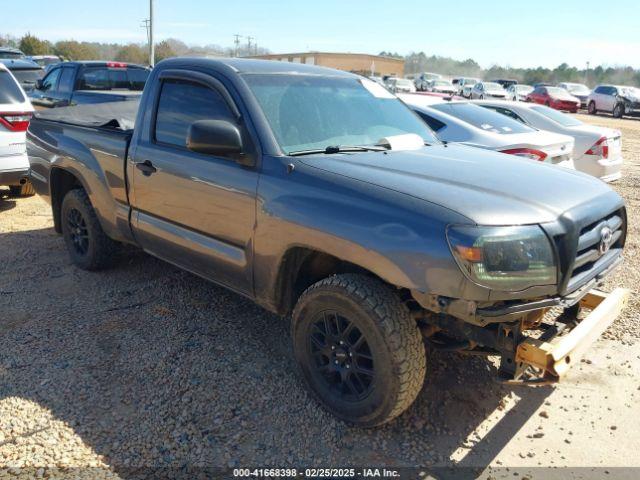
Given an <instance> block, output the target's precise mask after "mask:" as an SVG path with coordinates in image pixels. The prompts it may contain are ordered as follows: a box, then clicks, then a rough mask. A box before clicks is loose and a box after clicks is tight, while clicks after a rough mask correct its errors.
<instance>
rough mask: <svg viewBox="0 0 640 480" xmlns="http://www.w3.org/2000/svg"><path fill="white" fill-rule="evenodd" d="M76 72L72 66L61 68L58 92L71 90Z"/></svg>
mask: <svg viewBox="0 0 640 480" xmlns="http://www.w3.org/2000/svg"><path fill="white" fill-rule="evenodd" d="M75 77H76V74H75V70H74V69H73V68H63V69H62V74H61V75H60V82H59V83H58V91H59V92H60V93H69V92H72V91H73V80H74V79H75Z"/></svg>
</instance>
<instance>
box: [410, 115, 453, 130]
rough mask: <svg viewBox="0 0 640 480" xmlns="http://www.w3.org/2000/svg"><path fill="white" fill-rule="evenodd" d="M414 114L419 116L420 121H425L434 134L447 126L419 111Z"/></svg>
mask: <svg viewBox="0 0 640 480" xmlns="http://www.w3.org/2000/svg"><path fill="white" fill-rule="evenodd" d="M416 113H417V114H418V115H419V116H420V118H421V119H422V120H424V121H425V123H426V124H427V125H429V127H431V130H433V131H434V132H439V131H440V130H442V129H443V128H444V127H446V126H447V124H446V123H444V122H441V121H440V120H438V119H436V118H433V117H432V116H430V115H427V114H426V113H424V112H422V111H420V110H416Z"/></svg>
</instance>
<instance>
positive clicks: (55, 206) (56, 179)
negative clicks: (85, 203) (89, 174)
mask: <svg viewBox="0 0 640 480" xmlns="http://www.w3.org/2000/svg"><path fill="white" fill-rule="evenodd" d="M50 184H51V209H52V210H53V226H54V228H55V231H56V232H58V233H62V228H61V226H60V209H61V208H62V199H63V198H64V196H65V195H66V194H67V193H68V192H69V191H70V190H73V189H75V188H82V184H81V183H80V181H79V180H78V179H77V178H76V176H75V175H73V174H72V173H69V172H68V171H66V170H63V169H61V168H54V169H52V170H51V178H50Z"/></svg>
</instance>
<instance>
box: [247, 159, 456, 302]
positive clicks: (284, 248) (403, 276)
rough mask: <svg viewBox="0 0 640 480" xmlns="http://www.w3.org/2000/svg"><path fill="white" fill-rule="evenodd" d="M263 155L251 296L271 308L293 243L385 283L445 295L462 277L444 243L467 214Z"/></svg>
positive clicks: (452, 289)
mask: <svg viewBox="0 0 640 480" xmlns="http://www.w3.org/2000/svg"><path fill="white" fill-rule="evenodd" d="M282 161H283V160H282V159H279V158H270V159H267V160H265V162H264V165H265V168H264V172H263V175H262V176H261V179H260V186H259V191H258V204H257V209H258V211H257V225H256V234H255V269H254V275H255V277H254V278H255V291H256V292H255V293H256V298H257V299H258V300H259V301H260V302H261V303H266V304H268V305H276V304H277V299H276V298H274V297H273V296H274V295H275V293H274V292H277V291H278V288H277V285H278V272H279V271H280V264H281V262H282V259H283V258H286V255H287V252H288V251H290V250H291V249H293V248H297V247H303V248H306V249H311V250H315V251H319V252H323V253H327V254H329V255H332V256H334V257H336V258H338V259H341V260H343V261H346V262H350V263H352V264H355V265H357V266H359V267H361V268H363V269H366V270H368V271H370V272H372V273H374V274H375V275H377V276H378V277H380V278H382V279H383V280H385V281H386V282H388V283H390V284H392V285H395V286H397V287H401V288H407V289H411V290H418V291H421V292H428V293H437V294H442V295H451V294H452V292H456V293H457V294H460V293H461V292H462V291H463V290H464V285H465V283H466V280H465V278H464V276H463V275H462V273H461V271H460V269H459V268H458V266H457V264H456V262H455V260H454V259H453V257H452V255H451V252H450V250H449V246H448V244H447V240H446V234H445V231H446V226H447V225H448V224H449V223H455V222H462V223H468V219H466V218H465V217H463V216H461V215H459V214H457V213H455V212H452V211H451V210H448V209H446V208H443V207H440V206H438V205H434V204H431V203H428V202H425V201H423V200H419V199H416V198H413V197H409V196H407V195H404V194H401V193H398V192H394V191H391V190H387V189H383V188H381V187H377V186H373V185H370V184H366V183H364V182H360V181H358V180H354V179H348V178H345V177H342V176H340V175H335V174H331V173H328V172H324V171H321V170H318V169H313V168H311V167H307V166H305V165H304V164H303V163H298V164H297V166H296V168H295V170H294V171H293V173H291V174H287V173H286V172H287V169H286V165H284V164H279V163H281V162H282Z"/></svg>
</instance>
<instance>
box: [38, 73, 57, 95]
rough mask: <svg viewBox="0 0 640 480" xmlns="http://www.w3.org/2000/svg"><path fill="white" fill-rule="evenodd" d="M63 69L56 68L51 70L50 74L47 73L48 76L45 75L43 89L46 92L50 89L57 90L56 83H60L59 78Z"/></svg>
mask: <svg viewBox="0 0 640 480" xmlns="http://www.w3.org/2000/svg"><path fill="white" fill-rule="evenodd" d="M60 71H61V69H60V68H56V69H55V70H51V71H50V72H49V75H47V76H46V77H44V80H43V81H42V89H41V90H44V91H45V92H47V91H50V90H55V89H56V85H57V84H58V78H60V73H61V72H60Z"/></svg>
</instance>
